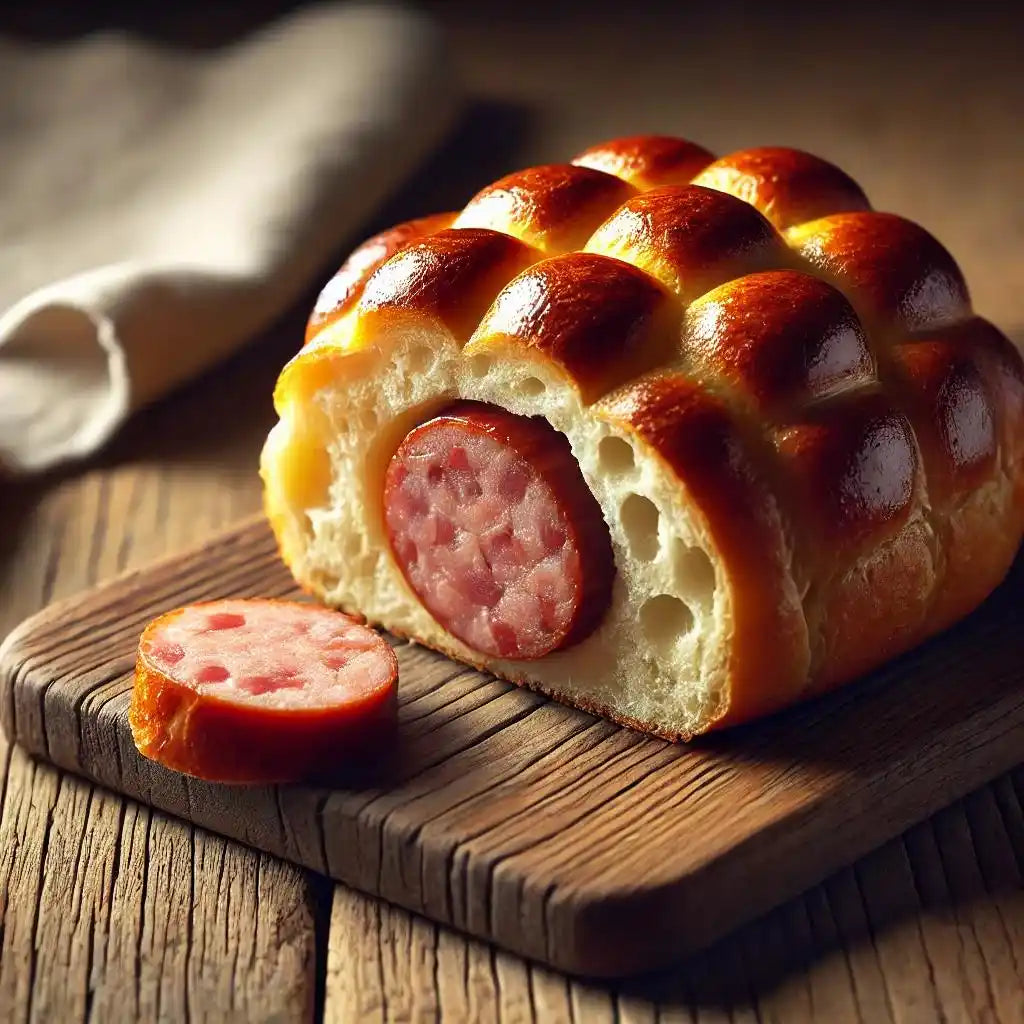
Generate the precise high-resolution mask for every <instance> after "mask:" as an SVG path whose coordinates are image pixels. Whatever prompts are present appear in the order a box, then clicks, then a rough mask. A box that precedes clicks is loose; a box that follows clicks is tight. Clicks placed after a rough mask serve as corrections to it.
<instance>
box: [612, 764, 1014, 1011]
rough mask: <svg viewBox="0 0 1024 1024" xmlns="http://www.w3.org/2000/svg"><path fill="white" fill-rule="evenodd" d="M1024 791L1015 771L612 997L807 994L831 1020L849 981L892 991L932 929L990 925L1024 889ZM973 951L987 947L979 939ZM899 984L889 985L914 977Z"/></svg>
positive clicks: (682, 999)
mask: <svg viewBox="0 0 1024 1024" xmlns="http://www.w3.org/2000/svg"><path fill="white" fill-rule="evenodd" d="M1022 793H1024V769H1018V770H1017V771H1016V772H1014V773H1011V774H1009V775H1007V776H1004V777H1003V778H1001V779H999V780H998V781H997V782H995V783H993V784H992V785H990V786H988V787H985V788H984V789H981V790H979V791H977V792H975V793H973V794H971V795H970V796H968V797H967V798H966V799H965V800H963V801H960V802H958V803H957V804H954V805H953V806H951V807H949V808H947V809H946V810H943V811H941V812H939V813H938V814H937V815H935V816H934V817H933V818H932V819H931V820H930V821H927V822H924V823H922V824H920V825H917V826H915V827H914V828H912V829H910V830H908V831H907V832H906V833H905V834H904V835H903V836H902V837H900V838H899V839H895V840H893V841H891V842H889V843H887V844H886V845H885V846H883V847H881V848H880V849H878V850H876V851H875V852H873V853H871V854H868V855H867V856H866V857H863V858H862V859H861V860H860V861H859V862H858V863H857V864H856V865H854V866H853V867H851V868H847V869H844V870H842V871H840V872H838V873H837V874H836V875H834V876H832V877H831V878H830V879H829V880H828V881H826V882H825V883H824V884H822V885H820V886H817V887H816V888H814V889H812V890H811V891H810V892H808V893H805V894H804V895H803V896H801V897H798V898H797V899H794V900H792V901H790V902H789V903H786V904H785V905H784V906H782V907H780V908H778V909H777V910H775V911H772V912H771V913H769V914H767V915H766V916H764V917H763V918H761V919H759V920H757V921H755V922H753V923H752V924H750V925H747V926H746V927H744V928H742V929H741V930H739V931H737V932H735V933H733V934H732V935H730V936H729V937H728V938H726V939H724V940H722V941H720V942H719V943H717V944H716V945H714V946H712V947H711V948H709V949H708V950H706V951H704V952H702V953H700V954H698V955H695V956H692V957H689V958H688V959H686V960H685V961H683V962H682V963H680V964H679V965H678V966H676V967H674V968H671V969H669V970H666V971H662V972H658V973H657V974H652V975H648V976H645V977H642V978H637V979H634V980H631V981H629V982H627V983H624V984H622V985H620V986H617V990H618V993H619V995H620V997H626V998H635V999H640V1000H643V1001H648V1000H649V1001H652V1002H656V1003H658V1005H659V1008H660V1010H661V1012H662V1013H664V1012H665V1011H666V1010H667V1009H669V1008H673V1007H679V1008H686V1007H690V1008H692V1009H694V1010H697V1009H699V1008H711V1007H714V1008H722V1009H732V1008H738V1007H745V1006H748V1005H750V1004H751V1003H757V1002H761V1001H765V1000H769V999H770V1000H772V1001H774V1000H775V999H779V998H782V999H785V1000H786V1002H787V1005H791V1003H792V1002H796V1003H797V1004H798V1005H799V1002H800V1000H801V999H805V1000H806V1005H807V1009H808V1014H809V1012H810V1009H811V1006H810V1002H811V998H812V992H813V996H814V1003H815V1006H814V1011H815V1013H816V1016H815V1018H814V1019H816V1020H826V1019H830V1018H829V1011H830V1009H833V1008H834V1012H835V1013H836V1017H835V1019H839V1013H838V1007H834V1004H835V1001H836V1000H840V1001H841V1000H843V999H845V1000H847V1001H850V1002H855V1000H856V996H855V990H856V989H861V990H867V991H870V992H874V993H875V997H876V998H880V997H881V993H882V992H883V991H884V989H883V986H882V985H881V984H879V982H880V981H884V982H885V987H889V986H890V985H891V984H892V982H893V979H894V976H895V975H896V974H897V973H898V972H900V971H901V970H904V969H907V968H908V967H909V969H914V964H917V968H916V969H917V970H918V971H919V972H923V971H924V970H925V965H927V964H929V963H930V960H929V954H928V948H929V947H930V946H934V943H935V939H934V934H935V931H936V929H939V928H943V929H948V928H953V929H956V928H958V927H961V928H967V929H968V930H969V931H970V930H972V929H974V927H975V925H976V924H977V923H979V920H982V921H983V920H984V919H985V917H986V916H988V917H989V918H990V919H991V918H992V916H993V915H994V916H995V918H996V921H997V922H998V917H999V911H998V910H997V909H995V908H993V902H994V901H996V900H998V899H1000V898H1001V897H1002V898H1005V897H1007V896H1009V895H1012V894H1016V893H1019V892H1020V891H1021V887H1022V880H1021V867H1020V861H1019V858H1020V856H1021V855H1022V851H1021V850H1020V849H1017V850H1016V852H1015V850H1014V844H1015V843H1019V841H1020V839H1021V838H1022V837H1024V831H1022V829H1024V816H1022V813H1021V802H1022V801H1021V796H1022ZM995 928H996V930H997V932H999V934H1002V936H1003V940H1004V941H1005V942H1006V943H1007V945H1010V944H1011V939H1010V938H1009V937H1008V936H1007V935H1006V934H1005V932H1000V931H999V925H998V923H995ZM980 931H981V932H984V931H985V929H984V928H981V929H980ZM976 934H977V933H976ZM929 936H932V938H931V940H930V941H929ZM955 944H956V945H957V947H958V948H959V946H960V940H956V942H955ZM963 955H964V956H965V957H967V959H968V960H969V959H970V951H969V950H966V951H964V953H963ZM978 955H979V956H980V957H985V956H991V955H993V950H992V949H991V948H989V947H981V946H979V947H978ZM935 966H936V965H934V964H933V967H935ZM937 966H938V968H940V969H941V967H943V966H950V967H952V966H953V964H952V963H949V964H948V965H946V964H939V965H937ZM968 966H969V965H968ZM965 969H966V968H965ZM895 980H896V988H897V989H900V988H901V987H903V986H906V985H907V984H908V982H909V983H910V984H911V985H916V984H917V983H918V982H921V979H913V980H910V979H907V978H903V977H901V978H896V979H895ZM921 983H922V984H924V985H928V984H931V983H930V982H928V981H927V979H924V981H923V982H921ZM823 1004H824V1005H823ZM773 1019H774V1018H773ZM784 1019H785V1018H784ZM800 1019H803V1017H802V1016H801V1018H800ZM862 1019H872V1018H871V1016H870V1013H869V1014H868V1016H867V1017H866V1018H862Z"/></svg>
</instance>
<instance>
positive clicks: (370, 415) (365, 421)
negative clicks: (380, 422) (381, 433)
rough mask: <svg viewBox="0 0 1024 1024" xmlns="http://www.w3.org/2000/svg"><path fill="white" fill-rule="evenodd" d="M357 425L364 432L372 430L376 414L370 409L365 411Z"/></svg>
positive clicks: (375, 423)
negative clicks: (363, 429) (359, 425)
mask: <svg viewBox="0 0 1024 1024" xmlns="http://www.w3.org/2000/svg"><path fill="white" fill-rule="evenodd" d="M359 423H360V424H361V425H362V426H363V427H364V428H365V429H366V430H373V429H374V428H375V427H376V426H377V414H376V413H375V412H374V411H373V410H372V409H367V410H366V411H365V412H364V413H363V414H362V416H360V417H359Z"/></svg>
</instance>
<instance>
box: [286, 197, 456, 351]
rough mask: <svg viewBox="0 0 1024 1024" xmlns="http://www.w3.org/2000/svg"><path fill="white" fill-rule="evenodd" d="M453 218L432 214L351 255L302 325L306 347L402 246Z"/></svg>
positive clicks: (392, 230)
mask: <svg viewBox="0 0 1024 1024" xmlns="http://www.w3.org/2000/svg"><path fill="white" fill-rule="evenodd" d="M456 216H457V214H455V213H435V214H433V215H431V216H429V217H418V218H416V219H415V220H408V221H406V222H405V223H404V224H396V225H395V226H394V227H393V228H388V229H387V230H386V231H381V232H380V233H379V234H376V235H374V236H373V237H372V238H368V239H367V240H366V241H365V242H363V243H362V244H361V245H360V246H358V247H357V248H356V249H354V250H353V251H352V253H351V254H350V255H349V257H348V259H346V260H345V262H344V263H342V265H341V266H340V267H339V268H338V271H337V273H335V275H334V277H332V278H331V279H330V280H329V281H328V282H327V284H326V285H324V287H323V290H322V291H321V292H320V295H319V296H318V297H317V300H316V305H314V307H313V312H312V314H311V315H310V317H309V322H308V323H307V324H306V339H305V340H306V344H308V343H309V342H310V341H312V340H313V338H314V337H316V335H317V334H319V333H320V331H322V330H323V329H324V328H325V327H327V326H328V325H330V324H332V323H334V322H335V321H336V320H338V319H339V318H340V317H342V316H344V314H345V313H347V312H349V311H350V310H351V309H352V308H353V307H354V306H355V304H356V303H357V302H358V301H359V297H360V296H361V295H362V294H363V288H364V287H365V286H366V282H367V281H368V280H369V279H370V275H371V274H372V273H373V272H374V271H375V270H376V269H377V268H378V267H379V266H380V265H381V264H382V263H384V262H385V261H387V260H389V259H390V258H391V257H392V256H394V254H395V253H396V252H398V250H399V249H401V248H402V246H404V245H407V244H408V243H409V242H412V241H415V240H416V239H418V238H423V237H424V236H426V235H432V234H434V232H436V231H442V230H443V229H444V228H447V227H450V226H451V223H452V221H453V220H455V217H456Z"/></svg>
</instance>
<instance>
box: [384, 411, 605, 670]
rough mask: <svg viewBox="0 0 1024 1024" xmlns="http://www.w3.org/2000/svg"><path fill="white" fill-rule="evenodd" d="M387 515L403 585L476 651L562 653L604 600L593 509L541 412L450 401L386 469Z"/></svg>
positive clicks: (517, 655)
mask: <svg viewBox="0 0 1024 1024" xmlns="http://www.w3.org/2000/svg"><path fill="white" fill-rule="evenodd" d="M384 518H385V524H386V527H387V534H388V540H389V542H390V545H391V550H392V553H393V555H394V557H395V560H396V562H397V563H398V566H399V568H400V569H401V571H402V573H403V574H404V576H405V579H406V581H407V582H408V583H409V586H410V587H411V588H412V590H413V591H414V592H415V593H416V594H417V596H418V597H419V599H420V600H421V601H422V602H423V605H424V607H425V608H426V609H427V611H429V612H430V614H431V615H432V616H433V617H434V618H435V619H436V620H437V621H438V623H440V625H441V626H443V627H444V628H445V629H446V630H447V631H448V632H449V633H451V634H452V635H453V636H455V637H457V638H458V639H459V640H461V641H462V642H463V643H464V644H466V645H467V646H468V647H470V648H472V649H473V650H474V651H477V652H479V653H481V654H484V655H488V656H491V657H499V658H508V659H516V660H533V659H537V658H542V657H543V656H544V655H546V654H549V653H551V652H552V651H556V650H560V649H563V648H565V647H569V646H571V645H572V644H575V643H578V642H579V641H581V640H583V639H584V638H585V637H587V636H588V635H589V634H590V633H591V632H592V631H593V630H594V629H595V628H596V627H597V625H598V623H599V621H600V619H601V617H602V615H603V613H604V611H605V609H606V608H607V606H608V603H609V601H610V599H611V587H612V581H613V578H614V573H615V563H614V556H613V554H612V547H611V539H610V537H609V534H608V527H607V525H606V524H605V522H604V519H603V518H602V516H601V509H600V506H599V505H598V503H597V500H596V499H595V498H594V496H593V494H591V492H590V489H589V488H588V487H587V485H586V482H585V481H584V479H583V474H582V473H581V472H580V468H579V465H578V464H577V463H576V460H575V459H574V458H573V454H572V450H571V448H570V447H569V442H568V441H567V440H566V438H565V436H564V435H562V434H560V433H558V432H557V431H556V430H555V429H554V428H553V427H552V426H551V425H550V424H549V423H548V422H547V421H546V420H544V419H543V418H541V417H527V416H516V415H513V414H512V413H510V412H507V411H506V410H504V409H500V408H497V407H494V406H489V405H485V404H482V403H478V402H458V403H456V404H455V405H453V406H451V407H449V408H448V409H446V410H444V411H442V413H441V414H440V415H438V416H436V417H435V418H434V419H431V420H429V421H428V422H426V423H424V424H422V425H420V426H418V427H416V428H414V429H413V430H412V431H411V432H410V433H409V434H408V435H407V436H406V437H405V439H404V440H403V441H402V442H401V444H400V445H399V446H398V449H397V451H396V452H395V454H394V455H393V456H392V458H391V461H390V462H389V463H388V467H387V471H386V473H385V479H384Z"/></svg>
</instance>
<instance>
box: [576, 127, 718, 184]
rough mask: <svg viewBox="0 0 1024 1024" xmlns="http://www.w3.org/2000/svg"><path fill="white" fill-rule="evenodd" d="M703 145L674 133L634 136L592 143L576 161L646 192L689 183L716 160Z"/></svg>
mask: <svg viewBox="0 0 1024 1024" xmlns="http://www.w3.org/2000/svg"><path fill="white" fill-rule="evenodd" d="M714 159H715V158H714V155H713V154H712V153H709V152H708V151H707V150H706V149H705V148H704V147H703V146H698V145H697V144H696V143H695V142H688V141H687V140H686V139H677V138H674V137H673V136H671V135H631V136H629V137H627V138H621V139H610V140H609V141H607V142H601V143H598V144H597V145H596V146H590V147H588V148H587V149H585V150H584V151H583V152H582V153H580V154H579V155H578V156H575V157H573V161H572V162H573V163H574V164H578V165H579V166H580V167H592V168H593V169H594V170H597V171H604V172H605V173H606V174H614V175H615V176H616V177H617V178H622V179H623V181H628V182H629V183H630V184H631V185H635V186H636V187H637V188H638V189H641V190H642V191H645V190H647V189H651V188H660V187H661V186H662V185H687V184H689V183H690V182H691V181H692V180H693V179H694V177H695V175H697V174H698V173H699V172H700V171H701V170H703V169H704V168H705V167H707V165H708V164H709V163H711V161H712V160H714Z"/></svg>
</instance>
